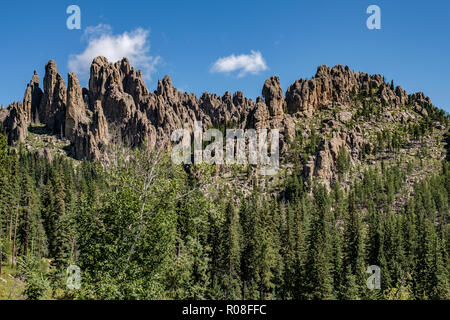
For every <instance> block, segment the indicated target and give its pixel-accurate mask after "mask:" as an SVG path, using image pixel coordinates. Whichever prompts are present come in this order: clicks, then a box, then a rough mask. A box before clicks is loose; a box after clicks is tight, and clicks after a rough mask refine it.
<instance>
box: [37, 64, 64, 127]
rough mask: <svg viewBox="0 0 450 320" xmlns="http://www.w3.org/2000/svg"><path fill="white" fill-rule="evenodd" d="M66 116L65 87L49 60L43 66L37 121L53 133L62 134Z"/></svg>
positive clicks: (54, 65)
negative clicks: (41, 94) (42, 91)
mask: <svg viewBox="0 0 450 320" xmlns="http://www.w3.org/2000/svg"><path fill="white" fill-rule="evenodd" d="M65 114H66V86H65V82H64V79H63V78H62V77H61V75H60V74H59V73H58V69H57V67H56V63H55V61H53V60H50V61H49V62H48V63H47V65H46V66H45V76H44V95H43V97H42V100H41V104H40V106H39V121H40V122H41V123H44V124H46V125H47V126H48V127H49V128H50V129H51V130H52V131H53V132H54V133H57V134H63V133H64V122H65Z"/></svg>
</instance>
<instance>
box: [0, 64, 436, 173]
mask: <svg viewBox="0 0 450 320" xmlns="http://www.w3.org/2000/svg"><path fill="white" fill-rule="evenodd" d="M43 89H44V90H43V91H42V90H41V89H40V88H39V77H38V75H37V74H36V72H34V74H33V76H32V79H31V81H30V83H29V84H28V86H27V88H26V91H25V95H24V99H23V103H17V102H16V103H12V104H11V105H10V106H9V107H8V108H7V109H4V108H2V110H0V120H1V122H2V123H3V126H4V128H5V129H6V132H7V134H8V141H9V143H11V144H12V143H14V142H16V141H20V142H24V141H25V139H26V137H27V134H28V127H29V126H30V125H31V124H39V123H41V124H45V125H46V126H47V128H48V129H49V130H51V131H52V132H53V133H54V134H57V135H59V136H60V137H61V138H64V139H67V140H69V141H70V143H71V155H72V156H73V157H75V158H76V159H100V158H102V157H104V156H105V152H104V150H105V147H106V146H108V145H109V144H111V143H116V142H118V141H120V142H123V143H125V144H126V145H128V146H130V147H134V146H138V145H140V144H142V143H144V142H145V143H147V144H149V145H150V146H153V147H155V146H157V147H162V146H164V145H166V144H167V143H168V142H169V140H170V136H171V134H172V132H173V131H174V130H176V129H178V128H186V129H188V130H191V131H192V130H193V128H194V122H195V121H202V123H203V126H204V128H205V129H206V128H209V127H219V126H220V127H223V126H229V125H233V126H234V127H239V128H255V129H257V130H259V129H270V128H278V129H279V130H280V137H281V140H282V141H281V142H282V148H283V147H286V144H285V142H286V141H287V140H286V136H289V137H290V138H293V137H295V135H296V124H298V123H302V121H304V120H302V119H308V118H310V117H311V116H312V115H313V114H314V113H315V112H317V111H318V110H321V109H323V108H329V109H332V108H333V106H335V105H345V106H350V105H351V104H352V103H353V102H354V101H355V97H357V96H359V95H370V96H373V97H374V99H376V100H377V101H378V102H379V104H382V105H386V106H404V105H407V104H408V105H411V106H413V107H414V108H415V110H417V112H419V113H420V114H422V115H426V113H427V108H426V106H427V105H431V101H430V99H429V98H428V97H425V96H424V94H423V93H415V94H412V95H408V94H407V93H406V92H405V91H404V90H403V89H402V88H401V87H399V86H397V87H395V88H393V87H392V85H389V84H387V83H386V82H385V79H384V78H383V77H382V76H381V75H368V74H366V73H359V72H352V71H351V70H350V69H349V67H344V66H341V65H338V66H335V67H333V68H330V67H327V66H320V67H319V68H318V69H317V72H316V75H315V76H314V77H313V78H312V79H309V80H308V79H300V80H297V81H295V83H293V84H292V85H291V86H289V88H288V89H287V91H286V94H285V95H283V90H282V88H281V86H280V80H279V78H278V77H270V78H269V79H267V80H266V81H265V83H264V86H263V88H262V92H261V94H262V97H263V98H262V97H258V98H257V99H256V101H253V100H252V99H248V98H246V97H245V96H244V94H243V93H242V92H240V91H238V92H235V93H234V94H232V93H230V92H225V94H224V95H223V96H218V95H216V94H212V93H203V94H202V95H201V96H200V98H197V97H196V96H195V95H194V94H189V93H186V92H180V91H178V90H177V89H176V88H175V87H174V86H173V83H172V80H171V79H170V77H168V76H166V77H164V78H163V79H162V80H159V81H158V85H157V88H156V90H155V91H154V92H150V91H149V90H148V89H147V87H146V86H145V84H144V82H143V80H142V74H141V72H140V71H139V70H135V69H134V68H133V67H131V66H130V63H129V61H128V60H127V59H126V58H124V59H122V60H121V61H118V62H116V63H111V62H109V61H108V60H107V59H106V58H105V57H97V58H95V59H94V60H93V62H92V65H91V70H90V79H89V87H88V88H82V87H81V86H80V84H79V81H78V78H77V76H76V75H75V74H73V73H70V74H69V75H68V81H67V88H66V86H65V82H64V79H63V78H62V76H61V75H60V74H59V73H58V70H57V66H56V63H55V62H54V61H52V60H51V61H49V62H48V63H47V65H46V67H45V75H44V80H43ZM352 116H353V111H352V110H351V109H349V108H347V109H345V110H344V111H341V112H340V114H339V115H338V116H337V117H336V118H335V119H328V120H326V123H327V125H328V126H329V127H330V128H334V127H336V126H337V122H341V123H347V122H348V121H350V120H351V118H352ZM386 116H388V114H387V113H386ZM363 143H364V138H363V136H362V133H361V129H360V128H353V129H352V130H349V131H348V132H333V133H332V136H331V138H326V137H324V138H323V139H322V142H321V143H320V146H319V149H318V151H317V154H314V155H312V156H311V158H310V159H307V161H306V165H305V175H306V176H311V177H312V176H320V177H323V178H324V179H328V180H329V179H331V176H332V172H333V171H335V162H336V158H337V154H338V152H339V149H340V148H341V147H345V148H347V149H348V151H349V152H350V153H351V154H352V157H353V158H354V159H356V158H358V157H359V156H360V154H359V153H360V150H361V147H362V145H363ZM39 155H40V156H41V155H42V154H39Z"/></svg>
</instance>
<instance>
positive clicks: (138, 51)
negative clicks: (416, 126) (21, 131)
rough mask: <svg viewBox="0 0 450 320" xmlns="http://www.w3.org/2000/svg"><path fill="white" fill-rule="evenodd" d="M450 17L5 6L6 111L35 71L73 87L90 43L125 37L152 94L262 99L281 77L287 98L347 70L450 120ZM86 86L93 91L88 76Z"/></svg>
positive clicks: (411, 10)
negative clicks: (75, 25)
mask: <svg viewBox="0 0 450 320" xmlns="http://www.w3.org/2000/svg"><path fill="white" fill-rule="evenodd" d="M71 4H76V5H78V6H79V7H80V8H81V28H82V29H81V30H69V29H67V27H66V20H67V18H68V17H69V15H68V14H67V13H66V9H67V7H68V6H69V5H71ZM371 4H375V5H378V6H379V7H380V8H381V30H369V29H367V27H366V20H367V18H368V17H369V15H368V14H366V9H367V7H368V6H369V5H371ZM449 17H450V1H447V0H440V1H438V0H429V1H406V0H396V1H392V0H389V1H378V0H377V1H375V0H372V1H362V0H346V1H331V0H329V1H325V0H316V1H311V0H308V1H305V0H296V1H273V0H272V1H265V0H259V1H250V0H248V1H243V0H241V1H234V0H227V1H216V0H208V1H160V0H158V1H126V2H124V1H120V2H119V1H77V0H72V1H17V2H8V3H2V4H1V9H0V27H1V30H2V31H1V33H0V43H1V44H2V45H1V49H0V70H1V71H0V104H3V105H7V104H9V103H10V102H12V101H14V100H19V101H21V100H22V98H23V93H24V91H25V87H26V84H27V83H28V81H29V80H30V79H31V76H32V74H33V70H35V69H36V70H37V71H38V74H39V76H40V77H41V81H42V78H43V75H44V66H45V64H46V62H47V61H48V60H49V59H53V60H55V61H56V63H57V64H58V69H59V71H60V72H61V73H62V74H63V76H64V77H65V78H66V77H67V73H68V72H69V71H72V70H71V69H73V68H74V67H76V69H77V71H80V72H81V73H82V71H83V70H82V69H83V67H84V64H83V61H84V60H83V59H84V58H86V57H88V56H89V52H88V51H89V50H88V51H86V48H88V47H89V45H90V41H91V42H92V43H91V46H93V47H94V49H95V41H98V40H101V39H103V40H104V39H106V41H108V39H109V40H111V41H112V42H111V41H110V42H111V43H113V44H114V43H115V42H114V40H117V39H122V40H123V36H124V34H125V35H127V36H128V38H131V40H135V41H137V44H136V43H135V46H134V47H132V48H125V49H123V48H122V49H123V50H125V51H124V52H128V51H127V50H131V52H134V54H135V56H134V59H133V60H135V61H136V62H137V64H138V65H140V66H142V67H143V68H144V69H145V74H146V84H147V87H148V88H149V90H151V91H152V90H155V89H156V83H157V79H158V78H162V77H164V75H166V74H168V75H170V76H171V78H172V80H173V83H174V85H175V86H176V87H177V88H179V89H180V90H183V91H188V92H194V93H196V94H197V95H199V94H201V93H202V92H205V91H208V92H215V93H218V94H220V95H222V94H223V93H224V92H225V91H227V90H228V91H231V92H234V91H237V90H241V91H243V92H244V93H245V95H246V96H248V97H251V98H255V97H256V96H258V95H260V94H261V88H262V85H263V83H264V81H265V79H266V78H268V77H270V76H272V75H277V76H279V77H280V80H281V84H282V87H283V90H286V89H287V87H288V85H290V84H291V83H293V82H294V81H295V80H296V79H299V78H309V77H311V76H313V75H314V74H315V71H316V69H317V66H319V65H322V64H327V65H330V66H334V65H336V64H343V65H349V66H350V68H351V69H352V70H355V71H363V72H367V73H380V74H383V75H384V76H385V77H386V78H387V79H388V80H389V81H390V80H391V79H394V81H395V83H396V84H399V85H401V86H403V87H404V88H405V89H406V90H407V91H408V93H411V92H415V91H423V92H424V93H425V94H426V95H428V96H430V98H431V99H432V101H433V103H434V104H435V105H437V106H438V107H441V108H443V109H445V110H446V111H448V112H450V24H449V22H448V21H449ZM99 25H100V26H101V27H98V26H99ZM95 26H97V29H95V30H96V32H92V31H93V30H94V28H93V27H95ZM88 27H91V28H88ZM89 31H91V32H89ZM121 36H122V38H120V37H121ZM105 37H106V38H105ZM128 40H129V39H128ZM139 41H141V42H139ZM142 41H143V42H142ZM122 49H121V50H122ZM95 50H99V48H98V42H97V47H96V49H95ZM95 50H94V51H95ZM110 50H113V51H114V50H115V49H114V48H113V49H111V48H110ZM252 50H253V53H255V54H260V58H261V59H263V64H261V61H259V63H256V64H254V65H253V66H254V68H252V67H249V69H248V70H247V71H248V72H243V71H242V69H241V70H237V71H234V72H226V73H224V72H219V71H220V70H219V69H218V68H217V67H216V68H215V69H214V64H215V62H216V61H217V60H218V59H219V58H224V57H229V56H230V55H232V54H234V55H235V57H238V56H239V55H247V57H245V56H243V57H241V58H236V59H237V60H236V59H235V61H234V62H235V63H238V64H239V63H240V64H241V65H245V64H246V63H247V62H249V63H251V62H254V61H253V60H251V58H252V57H248V55H251V54H252ZM120 52H122V51H120V50H119V53H118V52H109V54H120ZM83 53H84V55H83ZM77 55H78V57H77ZM253 57H254V56H253ZM248 59H250V61H248ZM69 61H75V62H72V64H70V63H69ZM227 61H228V62H230V61H229V60H227ZM236 61H237V62H236ZM132 62H133V61H132ZM222 62H223V61H222ZM69 65H71V68H69ZM214 70H216V72H212V71H214ZM85 71H87V70H85ZM80 78H81V80H82V84H83V85H85V86H86V84H87V77H86V75H84V76H83V75H81V76H80ZM41 86H42V85H41Z"/></svg>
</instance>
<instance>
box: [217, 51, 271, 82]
mask: <svg viewBox="0 0 450 320" xmlns="http://www.w3.org/2000/svg"><path fill="white" fill-rule="evenodd" d="M267 69H268V67H267V65H266V62H265V61H264V58H263V56H262V54H261V52H259V51H253V50H252V51H251V52H250V54H241V55H239V56H235V55H234V54H232V55H231V56H228V57H223V58H220V59H218V60H217V61H216V62H215V63H214V65H213V66H212V68H211V72H221V73H230V72H233V71H237V70H240V72H239V74H238V77H243V76H245V75H247V74H248V73H251V74H258V73H259V72H261V71H264V70H267Z"/></svg>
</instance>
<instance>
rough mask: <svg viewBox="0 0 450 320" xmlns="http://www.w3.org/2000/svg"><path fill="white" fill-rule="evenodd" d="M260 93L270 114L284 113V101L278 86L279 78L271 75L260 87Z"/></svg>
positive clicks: (280, 115) (278, 114)
mask: <svg viewBox="0 0 450 320" xmlns="http://www.w3.org/2000/svg"><path fill="white" fill-rule="evenodd" d="M262 95H263V97H264V100H265V102H266V104H267V106H268V107H269V113H270V115H271V116H279V117H282V116H283V114H284V107H285V101H284V97H283V90H282V89H281V86H280V79H279V78H278V77H271V78H269V79H267V80H266V82H265V83H264V87H263V89H262Z"/></svg>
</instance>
